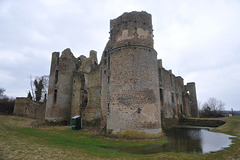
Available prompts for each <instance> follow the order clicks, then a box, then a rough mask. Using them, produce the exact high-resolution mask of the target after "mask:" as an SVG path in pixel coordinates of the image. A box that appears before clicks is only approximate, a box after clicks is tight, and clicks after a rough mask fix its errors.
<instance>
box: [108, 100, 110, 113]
mask: <svg viewBox="0 0 240 160" xmlns="http://www.w3.org/2000/svg"><path fill="white" fill-rule="evenodd" d="M109 113H110V102H108V114H109Z"/></svg>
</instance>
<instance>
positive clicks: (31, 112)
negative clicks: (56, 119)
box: [13, 97, 46, 120]
mask: <svg viewBox="0 0 240 160" xmlns="http://www.w3.org/2000/svg"><path fill="white" fill-rule="evenodd" d="M45 109H46V103H42V102H34V101H32V100H31V99H29V98H22V97H17V98H16V101H15V106H14V111H13V114H14V115H18V116H25V117H29V118H34V119H40V120H43V119H44V117H45Z"/></svg>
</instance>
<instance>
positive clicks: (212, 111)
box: [198, 97, 226, 117]
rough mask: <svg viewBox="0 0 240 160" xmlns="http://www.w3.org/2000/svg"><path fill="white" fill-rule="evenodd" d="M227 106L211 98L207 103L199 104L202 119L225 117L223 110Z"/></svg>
mask: <svg viewBox="0 0 240 160" xmlns="http://www.w3.org/2000/svg"><path fill="white" fill-rule="evenodd" d="M225 105H226V104H225V103H224V102H223V101H221V100H218V99H216V98H214V97H211V98H209V99H208V100H207V101H206V102H205V103H203V104H201V103H199V104H198V106H199V108H200V107H201V108H202V109H201V110H200V117H223V116H224V114H223V110H224V106H225Z"/></svg>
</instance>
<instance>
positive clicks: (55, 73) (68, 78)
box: [45, 49, 78, 124]
mask: <svg viewBox="0 0 240 160" xmlns="http://www.w3.org/2000/svg"><path fill="white" fill-rule="evenodd" d="M77 63H78V60H77V59H76V58H75V57H74V56H73V54H72V52H71V50H70V49H65V50H64V51H63V52H62V54H61V56H60V53H59V52H54V53H53V54H52V62H51V69H50V77H49V88H48V100H47V105H46V112H45V119H46V120H47V121H50V122H56V123H65V124H66V123H68V122H69V121H70V117H71V100H72V77H73V71H74V70H76V66H77Z"/></svg>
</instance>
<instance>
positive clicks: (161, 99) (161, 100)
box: [160, 88, 163, 106]
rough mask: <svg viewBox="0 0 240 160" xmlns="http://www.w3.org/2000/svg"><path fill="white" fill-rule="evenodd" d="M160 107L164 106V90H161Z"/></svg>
mask: <svg viewBox="0 0 240 160" xmlns="http://www.w3.org/2000/svg"><path fill="white" fill-rule="evenodd" d="M160 105H161V106H163V89H161V88H160Z"/></svg>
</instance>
